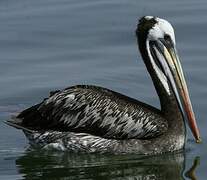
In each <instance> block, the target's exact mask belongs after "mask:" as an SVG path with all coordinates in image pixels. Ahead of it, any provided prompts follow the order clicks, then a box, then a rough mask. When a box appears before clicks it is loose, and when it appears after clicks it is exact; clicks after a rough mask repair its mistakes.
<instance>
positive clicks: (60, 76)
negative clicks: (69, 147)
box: [0, 0, 207, 180]
mask: <svg viewBox="0 0 207 180" xmlns="http://www.w3.org/2000/svg"><path fill="white" fill-rule="evenodd" d="M206 12H207V2H206V1H205V0H198V1H193V0H190V1H189V0H183V1H179V0H175V1H164V0H160V1H144V0H141V1H135V0H134V1H133V0H132V1H124V0H105V1H97V0H90V1H89V0H85V1H81V0H69V1H66V0H44V1H41V0H36V1H28V0H19V1H13V0H7V1H1V2H0V54H1V56H0V89H1V93H0V137H1V138H0V179H4V180H8V179H43V178H44V179H118V180H120V179H138V180H141V179H143V180H145V179H182V178H185V179H187V176H188V175H186V172H188V171H189V169H191V167H192V165H193V164H197V165H195V166H196V167H195V177H196V178H197V179H199V180H200V179H205V178H206V175H207V173H206V167H207V163H206V162H207V154H206V149H207V146H206V142H207V133H206V128H207V125H206V123H205V120H206V106H207V101H206V97H207V91H206V88H207V78H206V73H207V68H206V67H207V61H206V57H205V56H206V52H207V46H206V41H207V36H206V28H207V25H206V19H207V13H206ZM143 15H156V16H160V17H163V18H166V19H168V20H169V21H170V22H172V24H173V25H174V27H175V29H176V38H177V46H178V50H179V55H180V57H181V61H182V65H183V67H184V71H185V74H186V78H187V81H188V86H189V89H190V94H191V99H192V102H193V106H194V111H195V113H196V116H197V121H198V124H199V127H200V130H201V134H202V138H203V143H202V144H199V145H197V144H195V143H194V141H193V138H192V135H191V134H190V132H189V133H188V142H187V147H186V151H185V152H184V153H178V154H169V155H164V156H155V157H142V156H137V155H120V156H118V155H99V154H92V155H90V154H71V153H60V152H39V151H38V152H37V151H35V152H29V151H27V150H26V149H27V146H28V142H27V141H26V140H25V137H24V135H23V133H22V132H20V131H18V130H16V129H14V128H11V127H8V126H6V125H5V124H3V123H2V122H3V121H4V120H6V119H8V118H9V117H10V115H11V114H15V113H17V112H19V111H21V110H22V109H24V108H26V107H29V106H31V105H33V104H35V103H37V102H40V101H41V100H42V99H43V98H44V97H47V96H48V92H49V91H51V90H55V89H62V88H64V87H67V86H71V85H74V84H95V85H99V86H104V87H107V88H110V89H113V90H115V91H118V92H121V93H124V94H127V95H129V96H131V97H134V98H137V99H139V100H141V101H144V102H146V103H149V104H152V105H154V106H156V107H159V102H158V98H157V96H156V93H155V91H154V89H153V86H152V83H151V80H150V78H149V75H148V74H147V73H146V68H145V66H144V64H143V62H142V60H141V57H140V55H139V53H138V52H137V44H136V38H135V33H134V31H135V28H136V23H137V19H138V18H139V17H141V16H143ZM187 174H189V173H187ZM191 177H192V176H191Z"/></svg>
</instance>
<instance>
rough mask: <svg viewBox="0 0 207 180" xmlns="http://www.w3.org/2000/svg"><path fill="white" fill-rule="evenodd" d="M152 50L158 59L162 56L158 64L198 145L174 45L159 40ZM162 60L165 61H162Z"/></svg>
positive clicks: (185, 86) (187, 94)
mask: <svg viewBox="0 0 207 180" xmlns="http://www.w3.org/2000/svg"><path fill="white" fill-rule="evenodd" d="M154 50H155V51H156V54H157V55H158V56H159V57H160V56H162V58H161V59H162V61H161V60H160V61H161V62H159V63H160V64H161V66H162V68H163V71H164V74H165V75H166V76H167V78H168V80H169V82H170V84H171V86H172V89H173V91H174V94H175V96H176V98H177V101H178V104H179V106H180V109H181V111H182V114H183V116H184V117H185V118H186V119H187V120H188V124H189V126H190V129H191V131H192V133H193V135H194V137H195V139H196V142H197V143H200V142H201V137H200V133H199V129H198V126H197V124H196V119H195V115H194V112H193V108H192V105H191V101H190V97H189V93H188V88H187V84H186V81H185V77H184V74H183V70H182V67H181V64H180V61H179V58H178V55H177V51H176V48H175V45H174V44H173V42H172V41H170V40H168V41H166V40H165V39H159V40H158V42H157V41H156V43H155V44H154ZM163 58H164V59H165V60H164V61H163ZM158 59H160V58H158Z"/></svg>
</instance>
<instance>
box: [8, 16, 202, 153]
mask: <svg viewBox="0 0 207 180" xmlns="http://www.w3.org/2000/svg"><path fill="white" fill-rule="evenodd" d="M136 35H137V39H138V45H139V50H140V52H141V55H142V58H143V60H144V63H145V65H146V67H147V70H148V72H149V74H150V76H151V79H152V81H153V84H154V86H155V89H156V92H157V94H158V96H159V100H160V105H161V109H160V110H159V109H157V108H155V107H152V106H150V105H147V104H145V103H142V102H140V101H138V100H136V99H132V98H130V97H127V96H125V95H122V94H120V93H117V92H114V91H112V90H109V89H106V88H102V87H97V86H90V85H77V86H72V87H69V88H66V89H64V90H61V91H60V90H58V91H55V92H51V93H50V96H49V97H48V98H46V99H44V100H43V101H42V102H41V103H39V104H37V105H35V106H32V107H30V108H28V109H26V110H24V111H22V112H21V113H19V114H18V115H17V116H16V117H13V118H12V119H11V120H8V121H7V122H6V123H7V124H9V125H11V126H14V127H16V128H19V129H22V130H23V132H24V133H25V135H26V137H27V138H28V139H29V142H30V144H31V146H32V147H34V148H45V149H47V148H56V149H60V150H69V151H75V152H82V151H83V152H99V153H105V152H110V153H137V154H147V155H149V154H160V153H165V152H173V151H178V150H182V149H184V145H185V139H186V127H185V120H186V121H188V124H189V126H190V128H191V130H192V133H193V135H194V137H195V139H196V141H197V142H200V141H201V139H200V134H199V130H198V127H197V124H196V120H195V116H194V113H193V109H192V105H191V101H190V97H189V93H188V89H187V85H186V82H185V77H184V74H183V71H182V67H181V64H180V61H179V58H178V55H177V51H176V43H175V35H174V30H173V28H172V26H171V24H170V23H169V22H168V21H166V20H164V19H160V18H157V17H152V16H145V17H142V18H141V19H140V20H139V23H138V25H137V29H136Z"/></svg>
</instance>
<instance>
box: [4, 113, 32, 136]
mask: <svg viewBox="0 0 207 180" xmlns="http://www.w3.org/2000/svg"><path fill="white" fill-rule="evenodd" d="M4 123H5V124H7V125H9V126H12V127H14V128H17V129H21V130H24V131H27V132H30V133H33V132H35V131H34V130H31V129H28V128H27V127H24V126H22V125H21V123H22V119H20V118H17V117H16V116H12V117H11V119H9V120H6V121H4Z"/></svg>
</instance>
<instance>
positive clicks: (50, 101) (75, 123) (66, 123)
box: [18, 85, 168, 139]
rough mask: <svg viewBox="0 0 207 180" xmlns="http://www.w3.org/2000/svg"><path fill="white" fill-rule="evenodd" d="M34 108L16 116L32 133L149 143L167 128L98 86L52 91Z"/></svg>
mask: <svg viewBox="0 0 207 180" xmlns="http://www.w3.org/2000/svg"><path fill="white" fill-rule="evenodd" d="M34 107H35V108H34ZM34 107H31V108H29V109H31V110H29V109H27V110H25V111H23V112H22V113H20V114H19V116H18V118H21V119H22V123H21V125H22V126H24V127H28V128H29V129H32V130H55V131H71V132H78V133H89V134H92V135H97V136H101V137H104V138H115V139H127V138H128V139H130V138H137V139H149V138H153V137H156V136H159V135H161V134H163V133H164V132H165V131H166V130H167V127H168V124H167V122H166V120H165V119H164V118H163V117H162V116H161V113H160V111H159V110H157V109H155V108H153V107H151V106H149V105H146V104H144V103H141V102H139V101H137V100H134V99H132V98H129V97H126V96H124V95H121V94H119V93H116V92H114V91H111V90H108V89H105V88H101V87H97V86H84V85H79V86H73V87H70V88H67V89H65V90H63V91H55V92H53V93H51V95H50V97H49V98H47V99H45V100H44V101H43V102H42V103H40V104H39V105H36V106H34Z"/></svg>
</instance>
